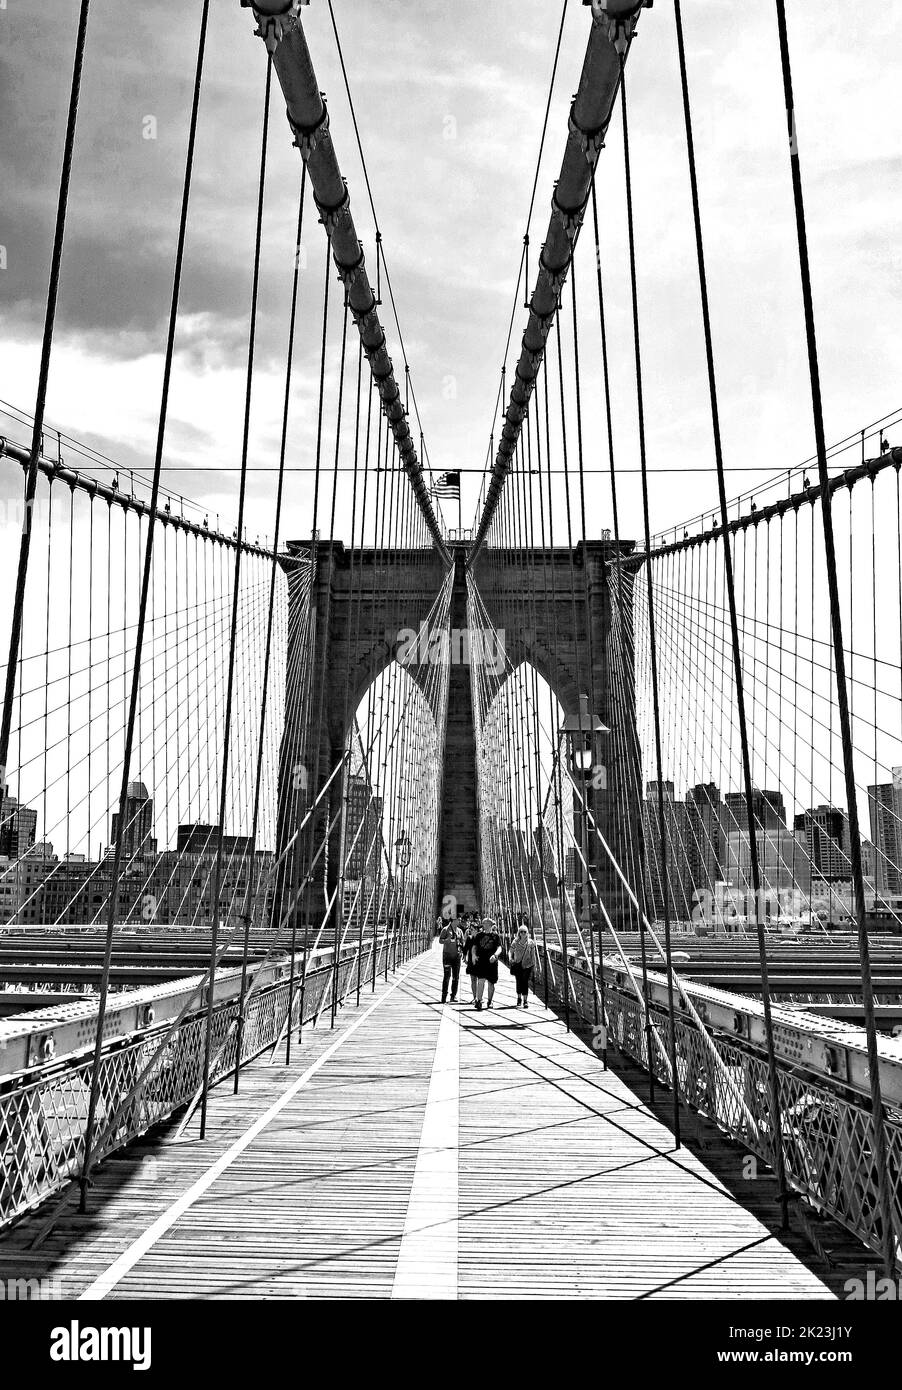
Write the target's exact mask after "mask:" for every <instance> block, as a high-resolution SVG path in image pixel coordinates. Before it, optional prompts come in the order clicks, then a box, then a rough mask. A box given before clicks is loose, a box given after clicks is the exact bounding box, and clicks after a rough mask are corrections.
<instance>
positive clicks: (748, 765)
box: [674, 0, 789, 1227]
mask: <svg viewBox="0 0 902 1390" xmlns="http://www.w3.org/2000/svg"><path fill="white" fill-rule="evenodd" d="M674 16H675V19H676V30H677V46H678V48H679V60H680V81H681V85H682V91H683V115H684V118H685V125H686V151H687V156H688V161H689V179H690V184H691V191H692V214H693V220H694V223H695V246H696V254H697V260H698V279H699V293H700V296H701V307H702V323H703V326H704V333H705V360H706V362H707V369H708V390H709V394H710V398H711V432H712V436H713V440H714V459H715V464H716V468H717V493H718V499H719V502H720V524H721V527H722V528H723V560H724V580H725V584H726V590H727V601H728V605H729V610H730V642H731V647H732V654H733V681H734V685H735V690H736V713H737V718H738V723H739V740H740V745H741V752H742V776H743V785H744V787H745V805H746V815H747V818H748V835H749V871H750V876H751V881H752V882H751V887H752V895H753V898H754V902H755V930H756V932H757V937H758V957H759V965H760V969H761V997H762V1003H763V1008H764V1028H765V1037H766V1047H767V1076H768V1089H769V1096H770V1110H771V1126H772V1130H773V1141H774V1172H775V1173H776V1175H777V1186H778V1189H779V1200H780V1208H781V1213H782V1222H783V1226H784V1227H785V1226H787V1225H788V1223H789V1216H788V1206H787V1201H788V1195H787V1190H786V1169H785V1162H784V1155H783V1130H782V1116H781V1113H780V1096H779V1090H778V1084H777V1058H776V1051H775V1048H774V1025H773V1017H772V1012H771V998H770V977H769V973H768V965H767V940H766V937H765V932H764V921H763V916H762V910H761V865H760V861H759V856H758V836H757V833H756V826H755V809H754V797H753V795H752V790H753V789H752V762H751V753H750V749H749V735H748V724H747V721H746V712H745V686H744V681H743V671H742V653H741V648H740V643H739V621H738V617H737V612H736V584H735V576H734V573H733V550H732V546H731V543H730V532H729V526H728V520H729V519H728V516H727V489H726V479H725V476H724V463H723V446H722V440H721V432H720V411H719V408H718V400H717V375H716V372H715V368H714V345H713V338H712V333H711V314H710V309H709V303H708V277H707V271H706V267H705V246H704V239H703V236H702V222H701V207H700V203H699V196H698V177H697V173H696V165H695V141H694V139H693V133H692V110H691V105H690V101H689V79H688V73H687V69H686V50H685V44H684V42H683V19H682V13H681V7H680V0H674Z"/></svg>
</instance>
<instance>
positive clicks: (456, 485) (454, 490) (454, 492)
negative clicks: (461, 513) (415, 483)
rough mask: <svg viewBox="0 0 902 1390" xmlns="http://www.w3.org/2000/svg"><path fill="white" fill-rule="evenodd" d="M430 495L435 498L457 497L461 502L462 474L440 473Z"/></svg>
mask: <svg viewBox="0 0 902 1390" xmlns="http://www.w3.org/2000/svg"><path fill="white" fill-rule="evenodd" d="M430 493H431V495H432V496H433V497H456V498H457V500H458V501H460V474H459V473H440V474H439V476H438V478H437V479H436V483H435V487H433V488H430Z"/></svg>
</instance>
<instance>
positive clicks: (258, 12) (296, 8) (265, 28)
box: [241, 0, 310, 53]
mask: <svg viewBox="0 0 902 1390" xmlns="http://www.w3.org/2000/svg"><path fill="white" fill-rule="evenodd" d="M270 3H273V0H270ZM309 4H310V0H284V4H283V8H282V10H281V11H280V12H279V13H277V14H272V13H269V12H267V11H266V10H262V9H258V7H257V6H256V5H255V4H253V0H241V8H242V9H250V10H253V13H254V19H255V20H256V21H257V27H256V29H255V30H254V33H255V34H256V35H257V37H258V38H260V39H262V40H263V42H264V43H265V44H266V47H267V50H268V51H269V52H270V53H275V51H276V49H277V48H278V46H279V44H280V43H281V42H282V40H283V39H284V37H285V35H286V34H287V33H289V32H290V31H291V30H292V29H299V28H300V25H301V19H300V9H301V6H302V5H309Z"/></svg>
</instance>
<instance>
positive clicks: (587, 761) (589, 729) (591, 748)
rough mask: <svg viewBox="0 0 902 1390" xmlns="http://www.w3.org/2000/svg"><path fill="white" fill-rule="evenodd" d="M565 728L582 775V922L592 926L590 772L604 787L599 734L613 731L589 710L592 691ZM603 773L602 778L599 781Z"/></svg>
mask: <svg viewBox="0 0 902 1390" xmlns="http://www.w3.org/2000/svg"><path fill="white" fill-rule="evenodd" d="M563 731H564V733H565V734H566V735H567V741H568V743H569V746H570V763H571V767H572V769H573V771H574V772H576V773H577V774H578V776H579V779H580V792H581V794H582V812H581V815H580V848H581V850H582V857H583V866H582V875H581V878H582V890H581V891H582V903H581V907H580V923H581V925H582V926H584V927H585V926H589V928H590V930H591V916H590V913H589V802H588V785H587V779H588V775H589V773H590V772H591V773H593V778H592V785H593V787H594V786H601V787H604V786H606V784H607V773H606V769H605V767H604V764H603V763H601V762H600V761H599V759H598V748H597V735H598V734H607V733H610V729H608V727H607V725H606V724H602V722H601V720H600V719H598V718H597V717H596V716H595V715H593V714H590V713H589V697H588V695H580V697H579V714H568V715H567V716H566V718H565V719H564V723H563ZM599 774H601V778H600V781H596V778H598V776H599Z"/></svg>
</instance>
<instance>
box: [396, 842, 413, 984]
mask: <svg viewBox="0 0 902 1390" xmlns="http://www.w3.org/2000/svg"><path fill="white" fill-rule="evenodd" d="M410 848H411V846H410V836H409V835H408V833H407V831H406V830H402V831H401V834H400V835H399V836H398V838H397V840H395V860H396V862H397V864H398V866H399V867H400V870H401V901H400V905H399V910H398V925H399V926H400V925H401V923H402V922H403V921H404V911H405V907H406V889H407V866H408V864H409V863H410ZM397 968H398V933H397V931H395V942H394V964H393V966H392V969H393V970H397Z"/></svg>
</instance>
